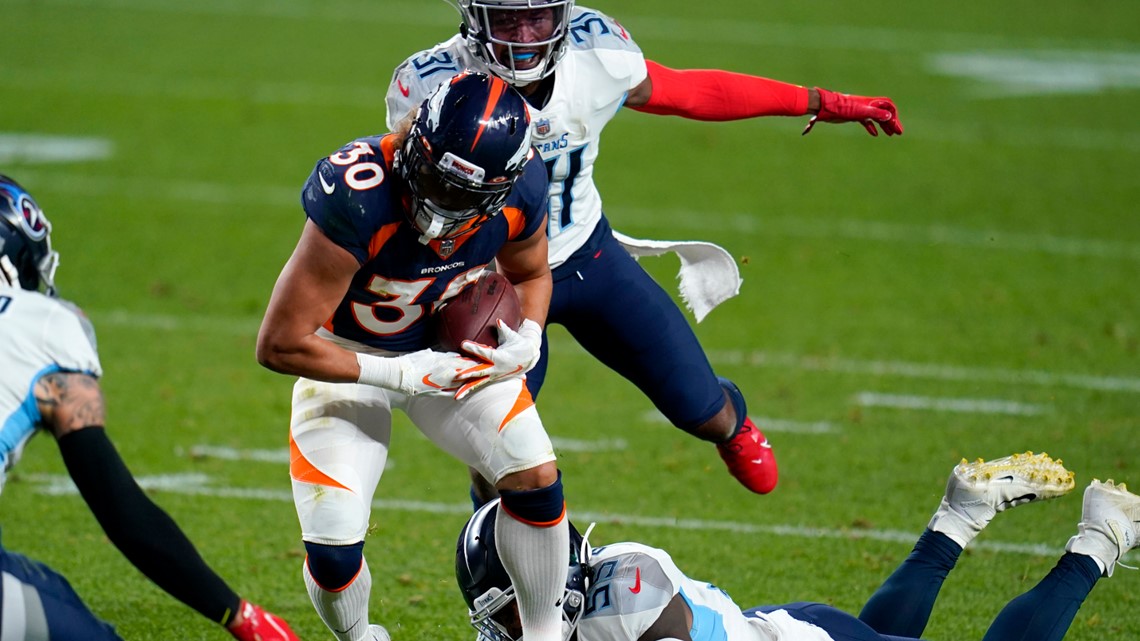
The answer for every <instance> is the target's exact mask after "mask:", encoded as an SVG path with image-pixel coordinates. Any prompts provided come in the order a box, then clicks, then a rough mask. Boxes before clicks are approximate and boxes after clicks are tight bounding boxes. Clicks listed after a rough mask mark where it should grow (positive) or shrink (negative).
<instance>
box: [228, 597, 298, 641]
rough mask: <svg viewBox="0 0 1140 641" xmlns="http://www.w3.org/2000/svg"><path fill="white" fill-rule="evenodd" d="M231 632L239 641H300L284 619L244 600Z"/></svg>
mask: <svg viewBox="0 0 1140 641" xmlns="http://www.w3.org/2000/svg"><path fill="white" fill-rule="evenodd" d="M229 631H230V634H232V635H234V638H235V639H238V641H300V639H298V638H297V635H296V634H294V633H293V630H291V629H289V624H288V623H285V620H284V619H282V618H281V617H279V616H277V615H276V614H273V613H272V612H266V611H265V610H262V609H261V606H258V605H254V604H252V603H250V602H249V601H244V600H243V601H242V602H241V606H240V608H239V610H238V616H237V618H235V619H234V621H233V623H231V624H230V627H229Z"/></svg>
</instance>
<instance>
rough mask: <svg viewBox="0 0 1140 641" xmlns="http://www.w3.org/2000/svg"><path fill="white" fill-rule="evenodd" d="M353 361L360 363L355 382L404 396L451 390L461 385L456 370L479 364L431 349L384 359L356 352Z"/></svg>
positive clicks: (459, 370)
mask: <svg viewBox="0 0 1140 641" xmlns="http://www.w3.org/2000/svg"><path fill="white" fill-rule="evenodd" d="M356 362H357V363H358V364H359V365H360V376H359V378H357V382H358V383H362V384H364V385H375V386H376V387H383V388H386V389H390V390H395V391H397V392H403V393H405V394H407V395H408V396H415V395H417V394H424V393H428V392H441V391H446V392H450V391H454V390H455V389H457V388H458V387H459V386H460V385H461V383H460V382H457V380H456V376H457V375H458V374H459V372H462V371H464V370H469V369H471V368H472V367H475V366H477V365H478V364H479V363H477V362H476V361H473V360H471V359H470V358H463V357H462V356H460V355H459V354H456V353H455V352H437V351H435V350H431V349H423V350H420V351H418V352H412V353H411V354H404V355H403V356H396V357H387V358H385V357H383V356H373V355H371V354H360V353H357V354H356Z"/></svg>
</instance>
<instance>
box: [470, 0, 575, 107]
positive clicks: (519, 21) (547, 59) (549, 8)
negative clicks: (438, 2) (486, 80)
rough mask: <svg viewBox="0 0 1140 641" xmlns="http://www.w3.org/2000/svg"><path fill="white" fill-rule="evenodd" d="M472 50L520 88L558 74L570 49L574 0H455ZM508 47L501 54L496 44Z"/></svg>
mask: <svg viewBox="0 0 1140 641" xmlns="http://www.w3.org/2000/svg"><path fill="white" fill-rule="evenodd" d="M454 3H455V4H456V5H457V6H458V8H459V13H460V15H462V16H463V24H462V25H461V26H460V33H461V34H462V35H463V39H464V40H465V41H466V44H467V48H468V50H470V51H471V55H473V56H475V58H477V59H478V60H480V61H481V62H483V64H485V65H487V68H488V69H490V70H491V72H492V73H494V74H495V75H496V76H499V77H500V78H502V79H503V80H506V81H507V82H509V83H511V84H512V85H515V86H517V87H521V86H523V85H529V84H530V83H532V82H537V81H539V80H542V79H543V78H545V77H547V76H549V75H550V74H552V73H554V68H555V67H556V66H557V65H558V61H559V60H561V59H562V56H563V54H565V53H566V36H567V35H568V34H569V33H570V13H571V11H572V10H573V9H574V0H454ZM496 45H500V46H502V47H504V49H503V53H502V55H501V56H496V55H495V46H496Z"/></svg>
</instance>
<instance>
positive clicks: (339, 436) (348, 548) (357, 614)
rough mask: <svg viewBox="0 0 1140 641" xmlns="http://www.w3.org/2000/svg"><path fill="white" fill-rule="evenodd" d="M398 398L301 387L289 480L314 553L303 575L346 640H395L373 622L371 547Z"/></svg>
mask: <svg viewBox="0 0 1140 641" xmlns="http://www.w3.org/2000/svg"><path fill="white" fill-rule="evenodd" d="M390 394H392V395H394V393H391V392H387V391H385V390H382V389H380V388H377V387H371V386H366V385H348V384H332V383H322V382H318V381H310V380H307V379H301V380H299V381H298V382H297V384H296V385H295V386H294V388H293V416H292V423H291V425H290V442H289V445H290V451H291V456H290V461H291V462H290V465H289V475H290V477H291V478H292V480H293V501H294V503H295V505H296V508H297V517H298V519H299V521H300V523H301V537H302V539H303V541H304V543H305V551H306V553H307V554H306V557H305V563H304V566H303V568H302V575H303V577H304V580H305V587H306V589H307V591H308V593H309V598H310V599H312V601H313V606H314V607H315V608H316V610H317V613H318V614H319V615H320V617H321V620H322V621H324V623H325V625H327V626H328V628H329V630H331V631H332V633H333V636H335V637H336V638H337V639H338V641H373V640H374V639H378V640H379V641H386V639H387V633H386V632H385V631H384V629H383V628H382V627H380V626H378V625H370V624H369V620H368V599H369V596H370V595H371V592H372V574H371V573H370V572H369V569H368V563H367V562H366V561H365V559H364V553H363V549H364V534H365V532H366V531H367V530H368V523H369V517H370V515H371V505H372V496H373V493H374V492H375V490H376V485H377V483H378V482H379V481H380V476H381V474H382V473H383V471H384V464H385V462H386V461H387V459H388V445H389V443H390V442H391V431H392V410H391V401H390V399H389V395H390Z"/></svg>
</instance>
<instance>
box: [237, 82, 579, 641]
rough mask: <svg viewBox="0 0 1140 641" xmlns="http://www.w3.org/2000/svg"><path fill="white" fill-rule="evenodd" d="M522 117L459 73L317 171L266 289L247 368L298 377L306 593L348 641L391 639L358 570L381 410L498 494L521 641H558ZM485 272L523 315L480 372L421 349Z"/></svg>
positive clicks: (539, 262)
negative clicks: (531, 382) (434, 317)
mask: <svg viewBox="0 0 1140 641" xmlns="http://www.w3.org/2000/svg"><path fill="white" fill-rule="evenodd" d="M530 140H531V138H530V128H529V117H528V115H527V110H526V105H525V104H524V103H523V100H522V98H521V97H520V96H519V95H518V93H516V92H515V91H514V90H513V89H511V88H510V86H508V85H507V84H506V83H505V82H503V81H502V80H500V79H498V78H494V77H492V76H487V75H483V74H463V75H460V76H457V77H455V78H453V79H452V80H451V81H450V82H447V83H444V84H443V85H441V86H440V87H439V88H438V89H437V90H436V91H435V92H434V93H433V94H432V95H431V96H430V97H428V98H427V99H426V100H424V102H423V103H422V104H421V105H420V107H419V109H418V110H417V112H416V114H415V116H414V118H411V117H410V118H409V119H407V120H405V121H404V122H403V123H401V125H400V126H398V127H397V128H396V132H394V133H391V134H387V135H383V136H369V137H366V138H361V139H358V140H356V141H353V142H351V143H349V144H348V145H346V146H344V147H343V148H341V149H340V150H339V151H337V152H336V153H334V154H332V155H331V156H328V157H327V158H324V159H321V160H320V161H319V162H318V163H317V166H316V168H315V169H314V171H313V173H312V175H310V177H309V179H308V182H307V183H306V184H305V188H304V192H303V195H302V205H303V207H304V210H305V214H306V216H307V217H308V219H307V220H306V221H305V226H304V230H303V231H302V232H301V239H300V241H299V242H298V244H297V247H296V249H295V250H294V252H293V255H292V257H291V258H290V259H289V262H288V263H287V264H286V265H285V267H284V269H283V270H282V272H281V275H280V277H279V278H278V280H277V284H276V286H275V287H274V289H273V296H272V298H271V299H270V301H269V308H268V310H267V311H266V313H265V319H264V321H263V322H262V326H261V333H260V335H259V336H258V342H257V356H258V360H259V361H260V362H261V363H262V364H263V365H265V366H266V367H269V368H270V369H273V370H275V371H278V372H283V373H287V374H292V375H295V376H299V377H300V378H299V380H298V381H297V383H296V385H295V386H294V388H293V415H292V421H291V424H290V446H291V448H292V451H293V457H292V458H293V460H292V463H291V464H290V469H289V472H290V476H291V477H292V479H293V500H294V502H295V503H296V507H297V516H298V518H299V520H300V522H301V536H302V538H303V540H304V542H305V549H306V550H307V552H308V557H307V558H306V561H305V564H304V580H305V585H306V588H307V589H308V592H309V596H310V598H311V599H312V601H313V605H314V606H315V607H316V609H317V612H318V613H319V614H320V616H321V618H322V619H323V620H324V622H325V624H326V625H328V627H329V629H330V630H332V632H333V634H334V635H335V636H336V638H337V639H339V640H340V641H361V640H362V639H386V638H387V632H386V631H385V630H384V628H383V627H382V626H380V625H375V624H370V623H369V618H368V600H369V594H370V592H371V584H372V578H371V575H370V574H369V571H368V565H367V564H366V563H365V562H364V553H363V549H364V535H365V533H366V532H367V531H368V528H369V518H370V516H371V509H372V496H373V493H374V492H375V490H376V486H377V484H378V483H379V481H380V477H381V475H382V474H383V471H384V464H385V462H386V461H387V458H388V448H389V445H390V443H391V437H392V413H393V411H395V410H397V409H399V410H401V411H403V412H404V413H405V414H406V415H407V416H408V418H409V419H411V421H412V422H413V423H414V424H415V425H416V427H417V428H418V429H419V430H420V431H421V432H423V433H424V435H425V436H427V437H428V438H429V439H430V440H431V441H432V442H433V443H435V444H436V445H438V446H439V447H440V448H441V449H443V450H445V451H447V452H448V453H450V454H451V455H452V456H454V457H455V458H457V459H459V460H460V461H462V462H463V463H465V464H466V465H468V466H470V467H473V468H475V469H477V470H478V472H479V474H481V475H482V476H483V477H484V478H486V479H487V481H489V482H491V483H493V484H494V486H495V487H496V488H497V489H498V491H499V492H500V493H501V494H502V496H503V500H502V504H501V507H500V508H497V509H499V510H501V518H499V519H498V531H497V532H496V534H497V535H498V536H499V540H500V541H502V542H503V545H502V546H501V548H500V551H501V553H502V557H503V561H504V563H505V565H506V567H507V568H509V571H510V575H511V576H512V577H514V578H515V585H516V586H517V587H518V594H519V604H520V606H521V609H522V625H523V627H524V629H526V631H527V638H528V641H550V640H551V639H557V638H558V634H559V614H558V610H557V608H556V607H555V605H554V603H555V601H557V599H558V595H559V594H561V592H562V585H563V583H564V581H565V577H566V564H565V563H563V562H562V559H561V551H562V550H565V549H566V544H567V540H568V537H569V529H568V525H567V522H566V518H565V502H564V500H563V496H562V482H561V480H560V478H559V474H558V470H557V467H556V465H555V457H554V448H553V447H552V446H551V444H550V439H549V438H548V437H547V435H546V431H545V430H544V428H543V425H542V421H541V419H540V418H539V415H538V412H537V410H536V409H535V407H534V402H533V400H532V399H531V396H530V393H529V392H528V391H527V388H526V384H525V381H524V378H523V375H524V374H525V373H526V371H527V370H528V369H530V368H531V367H532V366H533V365H534V362H535V361H536V360H538V351H539V342H540V340H541V334H542V330H541V327H542V324H543V322H544V321H545V320H546V308H547V304H548V303H549V301H550V269H549V267H548V266H547V264H546V235H545V234H543V232H542V226H543V222H544V221H545V219H546V198H545V194H546V172H545V171H544V170H543V168H542V164H541V163H540V162H538V161H537V159H534V160H531V157H532V153H533V152H532V149H531V143H530ZM492 260H494V261H495V262H496V264H497V266H498V270H499V271H500V272H501V273H502V274H503V275H505V276H506V277H507V279H508V280H509V281H510V282H511V283H513V284H514V288H515V291H516V292H517V293H518V296H519V303H520V308H521V311H522V315H523V317H524V318H525V319H526V320H525V321H523V322H522V325H521V327H520V328H519V330H518V331H517V332H515V331H510V330H509V329H502V328H500V334H499V337H498V338H499V345H498V347H496V348H494V349H486V350H483V351H481V352H479V356H480V362H475V361H474V360H471V359H473V358H475V356H474V355H473V356H471V357H470V358H463V357H461V356H460V355H458V354H456V353H453V352H444V351H436V350H434V349H431V348H432V347H433V346H435V345H436V343H437V336H436V332H435V331H434V327H433V323H432V321H431V314H432V313H433V311H435V310H436V309H437V308H438V307H439V305H440V304H442V303H443V302H445V301H447V300H449V299H451V298H453V297H455V296H457V295H458V294H459V292H460V291H461V290H462V288H463V287H465V286H468V285H470V284H471V283H473V282H475V280H476V279H477V278H478V277H479V275H480V274H481V273H483V271H484V270H485V269H486V268H487V266H488V264H489V263H490V262H491V261H492Z"/></svg>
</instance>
